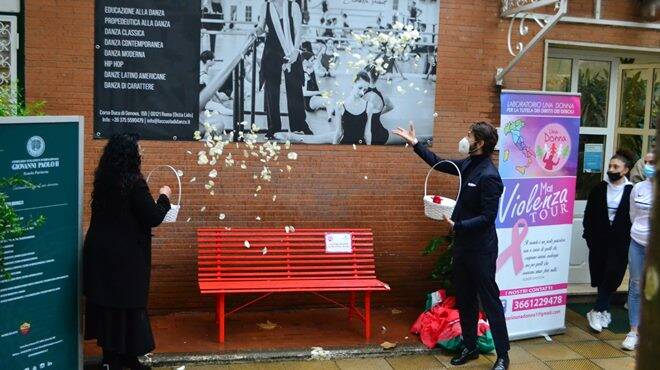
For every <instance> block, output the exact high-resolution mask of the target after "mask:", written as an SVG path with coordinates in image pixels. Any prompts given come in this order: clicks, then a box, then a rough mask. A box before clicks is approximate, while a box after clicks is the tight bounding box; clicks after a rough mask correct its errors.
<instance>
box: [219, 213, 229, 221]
mask: <svg viewBox="0 0 660 370" xmlns="http://www.w3.org/2000/svg"><path fill="white" fill-rule="evenodd" d="M225 217H227V216H225V214H224V213H221V214H220V216H218V218H219V219H221V220H224V219H225Z"/></svg>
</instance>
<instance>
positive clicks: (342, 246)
mask: <svg viewBox="0 0 660 370" xmlns="http://www.w3.org/2000/svg"><path fill="white" fill-rule="evenodd" d="M351 252H353V246H352V244H351V234H350V233H326V234H325V253H351Z"/></svg>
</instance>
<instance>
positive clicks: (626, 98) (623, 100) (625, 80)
mask: <svg viewBox="0 0 660 370" xmlns="http://www.w3.org/2000/svg"><path fill="white" fill-rule="evenodd" d="M659 107H660V65H658V64H655V65H643V64H637V65H635V64H624V65H622V66H621V81H620V83H619V112H618V115H617V125H616V148H617V149H628V150H630V151H632V152H633V153H635V155H636V156H637V157H642V156H643V155H644V154H645V153H647V152H648V151H649V150H650V149H651V148H652V147H653V144H654V143H655V127H656V119H657V117H658V116H659V115H660V111H659Z"/></svg>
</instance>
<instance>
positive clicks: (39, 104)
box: [0, 85, 46, 117]
mask: <svg viewBox="0 0 660 370" xmlns="http://www.w3.org/2000/svg"><path fill="white" fill-rule="evenodd" d="M45 107H46V102H45V101H43V100H37V101H34V102H31V103H27V102H26V101H25V94H24V93H23V91H22V90H21V89H18V88H13V87H12V86H10V85H3V86H0V117H12V116H43V115H44V114H45V113H44V108H45Z"/></svg>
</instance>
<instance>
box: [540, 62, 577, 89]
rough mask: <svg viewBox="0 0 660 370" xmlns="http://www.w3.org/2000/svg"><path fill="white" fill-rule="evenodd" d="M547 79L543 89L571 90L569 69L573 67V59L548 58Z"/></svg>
mask: <svg viewBox="0 0 660 370" xmlns="http://www.w3.org/2000/svg"><path fill="white" fill-rule="evenodd" d="M546 68H547V81H546V85H545V89H546V90H547V91H561V92H570V91H571V70H572V69H573V59H564V58H548V65H547V67H546Z"/></svg>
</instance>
